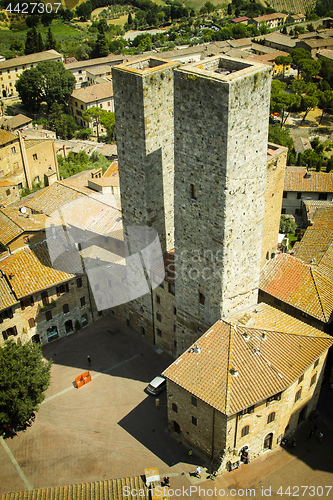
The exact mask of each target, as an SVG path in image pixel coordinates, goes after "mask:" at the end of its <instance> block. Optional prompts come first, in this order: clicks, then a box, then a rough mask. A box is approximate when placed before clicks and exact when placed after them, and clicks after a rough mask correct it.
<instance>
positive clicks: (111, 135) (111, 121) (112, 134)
mask: <svg viewBox="0 0 333 500" xmlns="http://www.w3.org/2000/svg"><path fill="white" fill-rule="evenodd" d="M99 122H100V124H101V125H103V127H104V128H105V129H106V133H107V139H109V140H110V141H111V142H113V141H114V140H115V139H116V121H115V117H114V113H112V112H110V113H109V112H108V111H105V110H103V113H102V114H101V116H100V119H99Z"/></svg>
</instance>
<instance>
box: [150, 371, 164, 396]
mask: <svg viewBox="0 0 333 500" xmlns="http://www.w3.org/2000/svg"><path fill="white" fill-rule="evenodd" d="M165 389H166V380H165V378H164V377H162V375H158V376H157V377H155V378H154V379H153V380H152V381H151V382H150V384H148V385H147V387H146V391H147V392H148V393H149V394H152V396H157V395H158V394H160V393H161V392H163V391H164V390H165Z"/></svg>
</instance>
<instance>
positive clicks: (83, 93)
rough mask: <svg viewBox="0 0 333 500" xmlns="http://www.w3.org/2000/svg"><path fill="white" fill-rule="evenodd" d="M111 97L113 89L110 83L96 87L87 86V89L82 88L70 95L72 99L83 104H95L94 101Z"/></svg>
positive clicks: (99, 84)
mask: <svg viewBox="0 0 333 500" xmlns="http://www.w3.org/2000/svg"><path fill="white" fill-rule="evenodd" d="M112 96H113V87H112V82H111V81H109V82H105V83H98V84H97V85H89V87H83V88H81V89H75V90H73V92H72V95H71V97H72V98H73V99H78V100H80V101H82V102H85V103H90V102H93V103H95V101H96V99H97V100H100V99H109V98H111V97H112Z"/></svg>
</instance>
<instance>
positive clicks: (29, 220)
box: [0, 207, 46, 232]
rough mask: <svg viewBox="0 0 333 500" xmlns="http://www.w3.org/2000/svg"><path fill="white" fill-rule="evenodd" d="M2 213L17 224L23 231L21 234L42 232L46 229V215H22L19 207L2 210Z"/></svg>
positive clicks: (0, 211)
mask: <svg viewBox="0 0 333 500" xmlns="http://www.w3.org/2000/svg"><path fill="white" fill-rule="evenodd" d="M0 213H1V214H2V215H4V216H5V217H7V219H9V220H10V221H11V222H13V223H14V224H16V225H17V226H18V227H19V228H20V229H21V230H22V231H21V232H24V231H41V230H43V229H44V227H45V220H46V215H44V214H28V213H26V214H22V213H21V212H20V210H19V209H18V208H17V207H15V208H13V207H6V208H2V209H0ZM1 229H2V225H1Z"/></svg>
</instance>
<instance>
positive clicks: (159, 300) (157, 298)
mask: <svg viewBox="0 0 333 500" xmlns="http://www.w3.org/2000/svg"><path fill="white" fill-rule="evenodd" d="M156 302H157V303H158V304H160V303H161V297H160V296H159V295H156Z"/></svg>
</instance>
